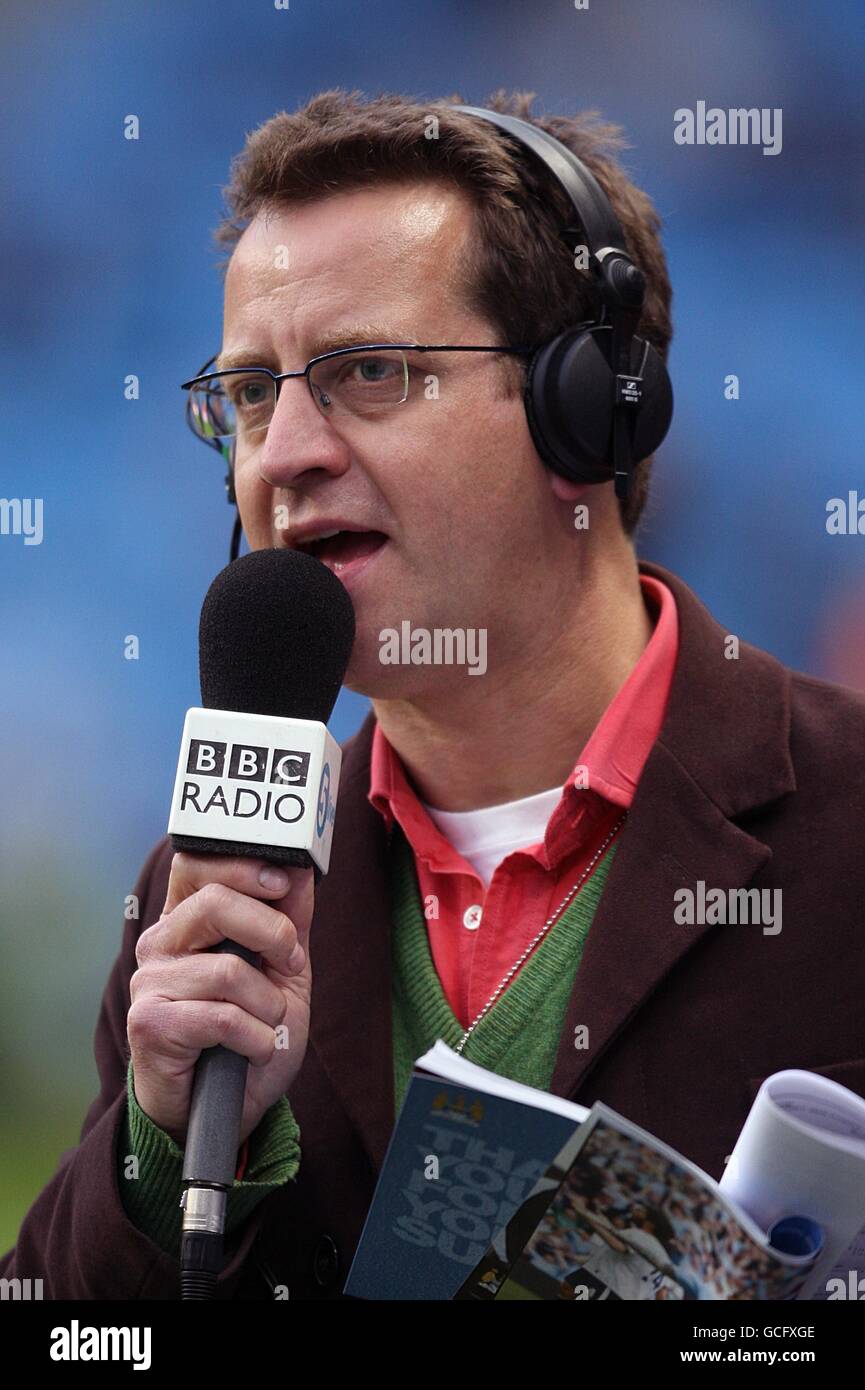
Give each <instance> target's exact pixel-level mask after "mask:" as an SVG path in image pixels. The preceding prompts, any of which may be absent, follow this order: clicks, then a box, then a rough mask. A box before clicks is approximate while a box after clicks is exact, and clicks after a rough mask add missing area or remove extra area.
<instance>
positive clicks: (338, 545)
mask: <svg viewBox="0 0 865 1390" xmlns="http://www.w3.org/2000/svg"><path fill="white" fill-rule="evenodd" d="M386 541H387V536H386V535H385V534H384V532H383V531H337V533H336V535H334V536H323V537H321V538H319V539H318V540H313V541H306V542H301V543H300V544H298V546H297V549H298V550H303V551H305V552H306V554H307V555H314V556H315V558H316V559H317V560H320V561H321V562H322V564H324V565H327V567H328V569H332V570H334V571H335V572H338V571H339V570H342V569H345V568H346V567H347V566H349V565H354V564H357V563H358V562H359V561H361V560H364V561H365V560H368V559H370V557H371V556H373V555H375V554H376V552H377V551H379V550H381V548H382V546H383V545H384V544H385V543H386Z"/></svg>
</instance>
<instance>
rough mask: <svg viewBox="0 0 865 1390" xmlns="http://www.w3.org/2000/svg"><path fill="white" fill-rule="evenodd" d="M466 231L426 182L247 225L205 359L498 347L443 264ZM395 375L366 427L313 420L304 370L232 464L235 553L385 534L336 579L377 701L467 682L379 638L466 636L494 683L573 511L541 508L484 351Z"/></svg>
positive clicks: (446, 194) (459, 672)
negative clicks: (400, 393)
mask: <svg viewBox="0 0 865 1390" xmlns="http://www.w3.org/2000/svg"><path fill="white" fill-rule="evenodd" d="M472 234H473V219H472V209H471V204H470V202H469V201H468V199H467V197H466V196H464V195H463V194H462V193H461V192H460V191H459V190H455V189H451V188H448V187H445V186H442V185H439V184H436V183H422V184H400V185H391V186H387V185H385V186H382V187H379V188H375V189H370V190H360V191H355V192H349V193H342V194H339V195H336V196H332V197H329V198H325V199H323V200H320V201H316V202H313V203H309V204H306V205H298V206H293V207H290V208H287V209H281V210H279V211H271V212H269V213H259V215H258V216H257V217H256V218H255V219H254V220H253V221H252V222H251V224H250V225H249V227H248V228H247V229H246V231H245V232H244V234H243V236H242V237H241V239H240V241H239V243H238V246H237V248H236V249H235V251H234V254H233V256H232V259H231V263H230V266H229V269H228V273H227V278H226V293H225V322H224V335H223V345H222V351H223V357H224V356H225V355H227V354H231V356H232V360H233V362H237V359H238V358H240V359H241V360H242V361H241V364H242V365H245V366H267V367H270V368H272V369H273V370H274V371H277V372H283V371H292V370H296V369H298V368H302V367H303V366H304V364H305V363H306V362H307V361H308V359H309V358H310V357H312V356H315V355H317V354H318V353H321V352H326V351H328V350H329V349H331V348H334V347H343V346H349V345H352V344H362V343H370V342H382V343H386V342H418V343H454V344H457V343H465V344H499V343H500V338H499V336H498V333H497V331H496V330H495V329H494V328H493V327H492V326H491V325H490V324H489V323H487V322H486V321H485V320H484V319H482V318H480V317H478V316H477V315H476V314H474V313H471V312H469V310H468V309H467V308H466V307H465V303H464V300H465V293H464V290H463V286H462V284H461V279H460V274H459V270H458V258H459V254H460V250H461V248H462V247H463V244H464V242H465V241H466V239H467V238H470V237H471V235H472ZM409 364H410V368H411V386H410V394H409V398H408V400H407V401H406V402H405V403H403V404H400V405H393V406H389V407H384V408H382V409H381V410H379V411H378V412H377V413H375V414H374V415H370V416H351V417H345V416H339V417H330V418H325V416H324V415H323V414H322V413H321V411H320V410H319V408H318V406H317V405H316V403H315V401H314V400H313V398H312V395H311V393H310V391H309V389H308V387H307V384H306V382H305V381H304V380H303V379H302V378H299V379H296V380H291V381H286V382H284V383H283V384H282V387H281V390H280V396H279V401H278V404H277V408H276V411H275V414H274V416H273V419H272V421H271V423H270V426H269V428H268V430H267V432H266V434H265V435H264V436H263V437H262V439H261V442H260V443H259V444H257V445H256V447H255V448H254V449H253V450H251V451H247V452H245V453H244V454H243V455H242V456H239V458H238V462H237V477H236V488H237V496H238V502H239V506H240V512H241V516H242V519H243V525H244V530H245V532H246V536H247V538H248V541H249V544H250V546H251V548H252V549H262V548H265V547H272V546H284V545H286V544H287V545H290V546H292V545H294V544H296V543H297V539H298V537H297V535H296V531H297V528H302V529H303V530H307V529H309V528H314V529H315V530H316V531H319V530H331V529H334V528H340V529H342V528H349V529H351V528H354V529H355V530H357V531H362V532H378V533H381V535H382V536H384V537H385V538H386V539H385V541H384V543H383V544H382V545H381V546H380V547H379V549H378V550H376V551H375V553H374V554H371V556H370V558H368V559H367V560H366V562H365V563H363V564H361V563H355V564H354V565H352V564H351V563H347V564H346V565H345V567H344V569H342V570H338V569H335V572H336V573H338V574H339V577H340V578H341V579H342V581H343V583H344V584H345V585H346V588H347V589H348V591H349V593H350V595H351V598H352V600H353V603H354V606H355V611H356V616H357V640H356V642H355V648H354V651H353V654H352V660H351V664H350V667H349V671H348V674H347V677H346V684H347V685H348V686H350V687H351V688H352V689H355V690H358V691H360V692H362V693H364V694H367V695H371V696H373V697H376V696H378V697H380V698H382V699H385V698H418V697H419V696H420V695H422V694H424V693H435V694H436V695H441V694H442V693H443V692H444V690H445V688H446V686H447V683H449V682H453V681H460V682H463V683H464V682H465V681H466V679H467V671H466V669H465V668H462V669H460V668H457V667H453V666H429V665H427V666H423V665H421V666H417V665H392V664H382V662H381V661H380V659H379V653H380V650H381V642H382V639H381V636H380V634H381V633H382V631H383V630H384V629H387V628H390V629H394V628H395V629H397V630H399V629H400V624H401V623H402V622H403V621H404V620H406V619H407V620H408V621H409V622H410V624H411V626H412V628H414V629H416V628H418V627H424V628H426V629H428V630H433V629H435V628H464V629H465V628H484V629H486V630H487V644H488V648H487V652H488V654H487V661H488V669H489V670H490V672H491V673H494V672H495V669H496V665H497V664H498V663H500V662H502V661H506V660H508V659H509V654H510V653H512V652H513V651H519V649H520V644H521V643H522V644H525V643H529V644H530V643H531V642H532V641H534V642H537V640H538V623H539V614H538V606H539V599H540V600H541V602H542V603H543V602H546V601H547V600H548V599H549V597H550V595H549V592H548V590H545V588H544V585H543V582H542V574H543V570H544V567H545V566H553V565H555V564H560V565H561V563H562V553H563V551H564V549H565V548H566V547H568V546H572V545H573V528H572V520H571V511H572V508H571V507H570V506H569V505H568V504H564V505H563V503H562V501H561V500H556V498H555V497H554V496H553V493H552V491H551V489H550V486H549V482H548V475H547V473H546V470H544V468H543V467H542V465H541V463H540V460H539V459H538V456H537V454H536V452H535V450H534V447H533V445H532V442H531V438H530V436H529V432H528V427H527V423H526V418H525V411H524V408H523V405H522V400H521V397H520V395H519V394H518V393H517V394H513V395H511V396H509V397H508V396H506V395H505V393H504V388H503V370H504V369H503V363H502V359H501V358H497V357H494V356H493V355H492V354H487V353H442V354H432V353H430V354H409ZM431 378H432V380H431ZM367 540H368V541H369V538H367ZM341 544H342V542H338V543H337V548H336V549H335V551H334V559H338V558H340V553H341V552H340V548H339V547H340V546H341ZM361 548H362V549H364V548H368V546H366V547H365V546H362V547H361ZM351 553H352V551H351V550H348V551H344V552H342V555H343V558H346V557H349V556H350V555H351ZM320 558H321V559H322V560H323V562H324V563H328V564H329V565H332V562H331V561H330V560H329V559H328V557H327V551H326V550H325V551H324V552H322V554H321V555H320ZM332 567H333V566H332ZM564 568H566V566H563V569H564ZM559 582H560V583H561V587H562V595H561V596H562V600H563V601H566V581H565V579H564V578H562V579H561V581H559ZM567 582H568V583H572V582H573V572H571V575H570V578H569V579H568V581H567ZM544 595H546V598H544ZM541 616H543V615H541Z"/></svg>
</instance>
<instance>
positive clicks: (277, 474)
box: [258, 377, 351, 488]
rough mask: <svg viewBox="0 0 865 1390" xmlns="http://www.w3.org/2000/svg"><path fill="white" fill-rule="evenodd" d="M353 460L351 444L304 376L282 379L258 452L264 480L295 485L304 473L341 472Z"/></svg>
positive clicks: (259, 465) (273, 485)
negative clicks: (317, 400) (319, 403)
mask: <svg viewBox="0 0 865 1390" xmlns="http://www.w3.org/2000/svg"><path fill="white" fill-rule="evenodd" d="M350 461H351V451H350V449H349V447H348V444H347V443H346V441H345V439H344V438H343V437H342V435H341V434H340V433H339V432H338V431H337V430H336V429H334V427H333V425H332V423H331V422H330V420H327V419H325V417H324V416H323V415H322V413H321V411H320V410H319V408H318V406H317V405H316V403H315V401H314V400H313V398H312V393H311V391H310V389H309V386H308V385H307V383H306V381H305V380H304V378H303V377H290V378H289V379H288V380H287V381H283V382H282V383H281V384H280V388H279V398H278V400H277V402H276V409H275V411H274V412H273V419H272V420H271V422H270V424H269V425H268V427H267V433H266V436H265V440H264V443H263V445H262V446H261V449H260V451H259V454H258V473H259V476H260V477H261V478H262V479H263V480H264V482H266V483H270V485H271V487H283V488H285V487H293V486H294V485H295V483H296V482H297V480H298V479H299V478H300V476H301V474H303V473H309V472H311V471H313V470H315V469H321V470H323V471H324V472H327V473H333V474H335V475H338V474H340V473H344V472H345V471H346V469H347V468H348V466H349V463H350Z"/></svg>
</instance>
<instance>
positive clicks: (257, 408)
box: [189, 371, 276, 441]
mask: <svg viewBox="0 0 865 1390" xmlns="http://www.w3.org/2000/svg"><path fill="white" fill-rule="evenodd" d="M275 404H276V383H275V382H274V380H273V378H272V377H270V376H268V374H267V373H266V372H256V371H249V372H237V373H235V372H226V373H224V374H223V375H221V376H214V377H210V378H209V379H208V380H207V381H200V382H198V383H197V384H196V385H195V386H192V387H191V388H190V391H189V417H190V421H191V423H192V427H193V429H194V430H195V432H196V434H198V435H200V436H201V438H202V439H216V440H219V441H222V440H227V439H240V440H241V441H243V440H244V439H246V437H247V436H248V435H253V434H255V433H256V432H257V431H259V430H266V429H267V427H268V425H269V424H270V421H271V419H272V417H273V409H274V405H275Z"/></svg>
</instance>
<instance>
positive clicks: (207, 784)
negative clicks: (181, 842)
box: [168, 709, 342, 873]
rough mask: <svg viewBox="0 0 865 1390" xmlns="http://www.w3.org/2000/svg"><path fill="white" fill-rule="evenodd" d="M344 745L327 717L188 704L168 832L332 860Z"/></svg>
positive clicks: (322, 864)
mask: <svg viewBox="0 0 865 1390" xmlns="http://www.w3.org/2000/svg"><path fill="white" fill-rule="evenodd" d="M341 762H342V752H341V749H340V747H339V744H337V743H335V742H334V740H333V739H332V738H331V736H330V734H329V733H328V731H327V729H326V727H325V726H324V724H320V723H318V722H317V721H315V720H310V719H280V718H279V717H277V716H273V715H262V714H243V713H239V712H237V711H235V710H215V709H191V710H189V711H188V712H187V715H186V722H185V724H184V728H183V740H182V742H181V746H180V757H179V758H178V760H177V777H176V779H175V783H174V797H173V799H172V803H171V815H170V817H169V822H168V832H169V834H170V835H183V836H190V837H194V838H198V839H204V840H225V841H227V842H229V843H234V844H250V845H261V846H262V851H263V853H264V855H265V857H266V848H267V846H271V847H279V848H282V849H303V850H306V852H307V853H308V854H309V855H310V856H311V858H312V859H313V861H314V862H315V863H316V864H317V865H318V867H319V868H320V869H321V870H322V872H323V873H326V872H327V868H328V864H329V861H330V846H331V840H332V838H333V825H334V818H335V807H336V794H337V788H338V784H339V772H340V764H341Z"/></svg>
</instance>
